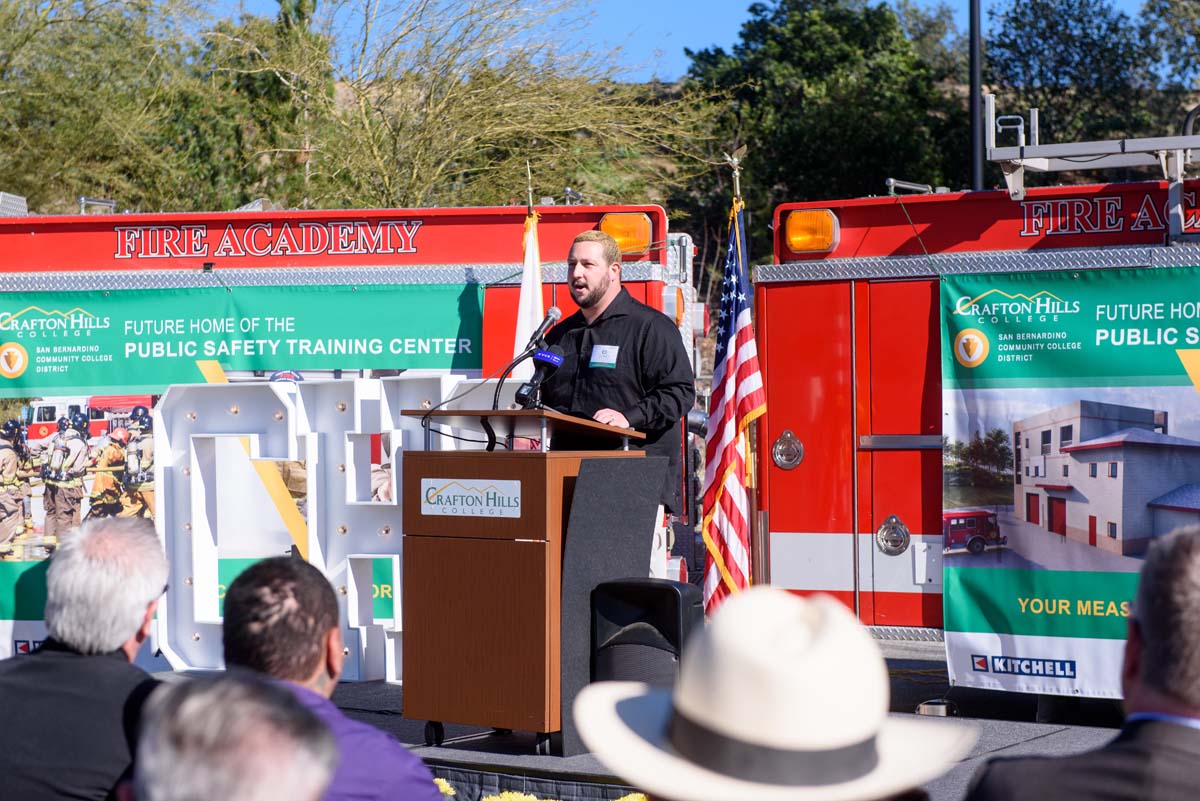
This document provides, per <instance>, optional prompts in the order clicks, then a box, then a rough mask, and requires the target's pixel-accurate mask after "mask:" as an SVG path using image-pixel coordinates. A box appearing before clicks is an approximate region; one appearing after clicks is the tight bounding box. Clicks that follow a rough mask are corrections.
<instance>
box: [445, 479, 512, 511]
mask: <svg viewBox="0 0 1200 801" xmlns="http://www.w3.org/2000/svg"><path fill="white" fill-rule="evenodd" d="M421 514H423V515H439V516H455V517H514V518H515V517H520V516H521V482H520V481H497V480H494V479H469V478H423V479H421Z"/></svg>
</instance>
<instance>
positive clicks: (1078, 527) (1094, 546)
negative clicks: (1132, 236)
mask: <svg viewBox="0 0 1200 801" xmlns="http://www.w3.org/2000/svg"><path fill="white" fill-rule="evenodd" d="M941 303H942V330H943V343H942V378H943V399H942V401H943V412H944V420H945V425H944V428H943V433H944V435H945V443H946V444H945V451H944V456H943V476H944V492H943V507H944V508H943V528H944V534H945V541H944V546H945V557H944V582H945V584H944V602H945V627H946V652H947V660H948V663H949V672H950V679H951V682H952V683H953V684H956V685H965V686H974V687H983V688H989V689H1002V690H1012V691H1019V692H1034V693H1044V694H1059V695H1082V696H1092V697H1119V696H1120V693H1121V687H1120V666H1121V655H1122V651H1123V649H1124V639H1125V630H1126V619H1127V617H1128V614H1129V605H1130V602H1131V601H1132V598H1133V595H1134V592H1135V590H1136V588H1137V572H1138V570H1139V568H1140V566H1141V558H1142V555H1143V554H1144V553H1145V549H1146V548H1147V546H1148V545H1149V543H1150V542H1151V541H1152V540H1153V539H1154V538H1156V537H1161V536H1163V535H1165V534H1167V533H1169V532H1171V531H1173V530H1174V529H1176V528H1178V527H1180V526H1184V525H1192V524H1196V523H1200V393H1198V392H1197V381H1200V268H1194V267H1186V268H1174V269H1154V270H1149V269H1146V270H1138V269H1126V270H1083V271H1064V272H1037V273H1014V274H1004V275H999V274H992V275H962V276H946V277H944V278H943V279H942V292H941Z"/></svg>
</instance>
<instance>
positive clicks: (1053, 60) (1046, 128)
mask: <svg viewBox="0 0 1200 801" xmlns="http://www.w3.org/2000/svg"><path fill="white" fill-rule="evenodd" d="M991 17H992V32H991V35H990V37H989V43H988V49H987V58H986V59H985V65H986V75H987V77H986V80H987V82H988V83H990V84H992V85H994V86H995V87H996V89H997V92H998V95H999V98H1000V103H1001V104H1002V107H1003V108H1008V109H1016V110H1018V111H1017V113H1025V110H1026V109H1027V108H1031V107H1037V108H1038V109H1039V110H1040V115H1041V141H1043V142H1076V141H1086V140H1096V139H1112V138H1118V137H1122V136H1131V135H1137V134H1138V133H1142V132H1145V131H1147V130H1148V129H1149V128H1150V127H1151V125H1152V123H1153V114H1152V113H1151V109H1150V107H1149V104H1148V103H1147V100H1148V98H1149V96H1150V91H1151V90H1152V89H1153V88H1154V87H1155V84H1156V76H1155V75H1154V72H1153V69H1152V68H1153V62H1154V54H1153V47H1152V46H1151V43H1150V42H1149V41H1148V40H1146V39H1144V38H1143V37H1141V36H1140V35H1139V33H1138V30H1137V28H1136V27H1135V26H1134V25H1133V24H1132V22H1131V20H1130V19H1129V17H1127V16H1126V15H1125V14H1123V13H1121V12H1119V11H1117V10H1116V8H1115V7H1114V6H1113V3H1112V0H1043V1H1042V2H1038V3H1028V2H1023V1H1022V0H1010V2H1009V3H1008V5H1007V6H1005V7H1002V8H1001V9H999V10H996V9H993V10H992V12H991Z"/></svg>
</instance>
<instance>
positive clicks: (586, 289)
mask: <svg viewBox="0 0 1200 801" xmlns="http://www.w3.org/2000/svg"><path fill="white" fill-rule="evenodd" d="M567 286H568V288H569V289H570V292H571V298H572V299H573V300H574V301H575V303H576V305H578V306H579V311H577V312H576V313H575V314H573V315H571V316H570V317H568V318H567V319H565V320H563V321H562V322H561V323H559V324H558V325H557V326H555V327H554V328H552V329H551V330H550V332H549V333H548V334H547V335H546V341H547V343H548V344H550V345H558V346H559V347H560V348H562V350H563V362H562V365H560V366H559V368H558V370H557V371H556V372H555V373H554V374H553V375H552V376H550V378H548V379H547V381H546V383H545V384H543V385H542V403H543V404H545V405H546V406H549V407H550V408H553V409H557V410H559V411H562V412H566V413H567V414H573V415H578V416H580V417H587V418H590V419H593V420H596V421H597V422H600V423H605V424H607V425H612V426H619V427H621V428H632V429H636V430H637V431H641V432H643V433H645V435H646V442H645V445H644V447H645V450H646V453H647V455H649V456H665V457H667V470H666V473H665V475H664V476H663V480H662V487H661V492H660V502H661V503H662V505H663V507H664V508H665V509H666V510H667V511H668V512H678V511H680V509H681V502H680V498H679V486H680V457H681V452H682V450H683V443H682V441H681V436H682V435H681V426H680V420H682V419H683V417H684V415H686V414H687V412H688V410H689V409H691V408H692V404H693V403H694V402H695V400H696V387H695V379H694V376H693V375H692V367H691V365H690V364H689V363H688V355H687V351H686V350H684V347H683V339H682V337H681V336H680V334H679V329H677V328H676V327H675V324H674V323H673V322H672V321H671V320H670V319H669V318H668V317H667V316H666V315H665V314H663V313H662V312H660V311H657V310H656V309H652V308H650V307H649V306H647V305H645V304H644V303H639V302H638V301H637V300H634V298H633V297H631V296H630V294H629V292H628V291H627V290H625V289H624V288H622V286H621V250H620V248H619V246H618V245H617V241H616V240H615V239H613V238H612V237H611V236H609V235H608V234H606V233H604V232H603V231H584V232H583V233H581V234H580V235H579V236H577V237H575V241H574V242H573V243H572V244H571V250H570V253H569V254H568V255H567ZM564 446H566V447H572V446H573V445H572V444H571V443H569V442H563V441H561V440H558V439H556V440H555V443H554V447H555V449H561V448H562V447H564Z"/></svg>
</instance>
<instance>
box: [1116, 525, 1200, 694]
mask: <svg viewBox="0 0 1200 801" xmlns="http://www.w3.org/2000/svg"><path fill="white" fill-rule="evenodd" d="M1123 680H1124V685H1125V688H1124V689H1125V705H1126V709H1127V711H1131V712H1136V711H1186V710H1191V711H1190V712H1189V714H1192V715H1197V716H1200V527H1198V526H1189V527H1187V528H1183V529H1179V530H1177V531H1175V532H1174V533H1172V534H1169V535H1167V536H1166V537H1163V538H1162V539H1159V540H1155V541H1154V542H1153V543H1151V545H1150V548H1149V550H1148V551H1147V552H1146V560H1145V562H1144V563H1143V564H1142V575H1141V580H1140V582H1139V584H1138V589H1137V596H1136V598H1135V600H1134V604H1133V612H1132V614H1131V615H1130V618H1129V632H1128V640H1127V642H1126V646H1125V664H1124V670H1123ZM1165 707H1170V709H1167V708H1165Z"/></svg>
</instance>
